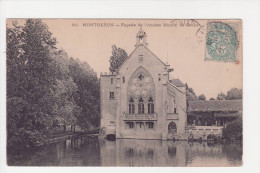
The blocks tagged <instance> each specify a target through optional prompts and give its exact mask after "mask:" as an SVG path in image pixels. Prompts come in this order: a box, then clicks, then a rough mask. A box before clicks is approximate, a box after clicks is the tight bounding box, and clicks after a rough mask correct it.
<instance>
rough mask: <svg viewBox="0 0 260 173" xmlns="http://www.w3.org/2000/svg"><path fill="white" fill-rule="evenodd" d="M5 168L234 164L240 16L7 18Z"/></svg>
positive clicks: (238, 142) (239, 134)
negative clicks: (154, 18)
mask: <svg viewBox="0 0 260 173" xmlns="http://www.w3.org/2000/svg"><path fill="white" fill-rule="evenodd" d="M6 32H7V33H6V35H7V37H6V44H7V47H6V66H7V67H6V68H7V101H6V102H7V141H6V143H7V164H8V166H113V167H114V166H126V167H130V166H131V167H240V166H242V165H243V159H242V158H243V128H242V124H243V115H242V112H243V104H242V99H243V80H242V67H243V57H242V47H243V40H242V20H240V19H208V20H206V19H204V20H201V19H199V20H196V19H160V20H159V19H156V20H153V19H102V20H101V19H36V18H34V19H7V23H6Z"/></svg>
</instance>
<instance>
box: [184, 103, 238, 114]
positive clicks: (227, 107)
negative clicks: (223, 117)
mask: <svg viewBox="0 0 260 173" xmlns="http://www.w3.org/2000/svg"><path fill="white" fill-rule="evenodd" d="M242 109H243V105H242V100H196V101H189V107H188V112H203V111H238V110H242Z"/></svg>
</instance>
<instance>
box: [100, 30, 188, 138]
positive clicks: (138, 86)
mask: <svg viewBox="0 0 260 173" xmlns="http://www.w3.org/2000/svg"><path fill="white" fill-rule="evenodd" d="M172 71H173V69H172V68H171V67H170V65H168V64H166V63H164V62H163V61H161V60H160V59H159V58H158V57H157V56H156V55H154V54H153V53H152V52H151V51H150V50H149V49H148V43H147V35H146V33H145V32H144V30H143V29H142V28H141V29H140V30H139V31H138V33H137V35H136V45H135V49H134V51H133V52H132V53H131V54H130V56H129V57H128V58H127V59H126V61H125V62H124V63H123V64H122V65H121V66H120V67H119V69H118V70H117V71H116V72H114V73H101V75H100V88H101V134H102V135H103V136H107V135H115V136H116V138H136V139H162V140H167V139H172V138H181V137H182V136H183V135H184V134H185V126H186V122H187V115H186V93H185V92H186V91H185V86H184V84H183V83H182V82H181V81H180V80H179V79H170V78H169V76H170V75H169V74H170V73H171V72H172Z"/></svg>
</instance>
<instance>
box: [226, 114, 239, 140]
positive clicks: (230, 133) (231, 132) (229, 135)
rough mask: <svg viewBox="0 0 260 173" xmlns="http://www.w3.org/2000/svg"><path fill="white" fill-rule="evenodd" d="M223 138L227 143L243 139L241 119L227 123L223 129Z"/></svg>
mask: <svg viewBox="0 0 260 173" xmlns="http://www.w3.org/2000/svg"><path fill="white" fill-rule="evenodd" d="M223 138H224V139H226V140H228V141H242V138H243V122H242V117H239V118H237V119H236V120H234V121H232V122H230V123H228V124H227V125H226V127H225V128H223Z"/></svg>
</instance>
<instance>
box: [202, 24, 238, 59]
mask: <svg viewBox="0 0 260 173" xmlns="http://www.w3.org/2000/svg"><path fill="white" fill-rule="evenodd" d="M237 48H238V40H237V36H236V32H235V30H234V29H233V28H232V27H230V26H229V25H228V24H226V23H222V22H210V23H208V25H207V35H206V51H207V55H208V57H206V59H209V60H216V61H226V62H235V61H236V53H237Z"/></svg>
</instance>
